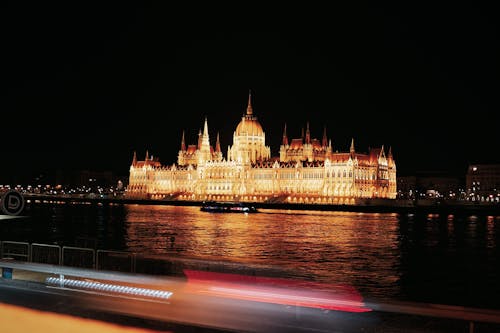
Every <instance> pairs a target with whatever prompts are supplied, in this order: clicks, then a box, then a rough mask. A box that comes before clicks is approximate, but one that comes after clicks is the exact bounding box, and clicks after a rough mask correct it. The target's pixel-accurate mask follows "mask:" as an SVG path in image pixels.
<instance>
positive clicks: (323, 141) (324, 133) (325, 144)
mask: <svg viewBox="0 0 500 333" xmlns="http://www.w3.org/2000/svg"><path fill="white" fill-rule="evenodd" d="M321 145H322V146H323V147H326V146H327V145H328V138H327V137H326V126H325V127H323V139H322V140H321Z"/></svg>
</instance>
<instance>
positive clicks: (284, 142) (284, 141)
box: [282, 123, 288, 146]
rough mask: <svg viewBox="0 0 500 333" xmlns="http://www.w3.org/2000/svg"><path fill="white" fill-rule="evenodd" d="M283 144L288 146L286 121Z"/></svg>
mask: <svg viewBox="0 0 500 333" xmlns="http://www.w3.org/2000/svg"><path fill="white" fill-rule="evenodd" d="M282 143H283V145H284V146H288V137H287V136H286V123H285V129H284V130H283V142H282Z"/></svg>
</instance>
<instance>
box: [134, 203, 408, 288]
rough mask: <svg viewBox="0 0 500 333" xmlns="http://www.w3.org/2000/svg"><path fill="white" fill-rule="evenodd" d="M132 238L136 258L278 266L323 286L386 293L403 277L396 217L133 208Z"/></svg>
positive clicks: (388, 215)
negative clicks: (359, 286) (359, 284)
mask: <svg viewBox="0 0 500 333" xmlns="http://www.w3.org/2000/svg"><path fill="white" fill-rule="evenodd" d="M126 237H127V240H126V245H127V247H128V248H129V250H130V251H132V252H140V253H145V252H146V253H151V254H166V253H170V254H171V253H172V252H175V253H177V254H181V255H183V256H188V257H197V258H200V257H201V258H208V259H217V260H228V261H236V262H243V263H255V264H265V265H277V264H278V265H280V266H281V267H284V268H286V269H291V270H293V271H294V272H295V273H296V274H297V276H308V277H314V278H315V279H317V280H320V281H324V282H332V283H349V284H355V282H356V281H353V280H356V277H359V276H360V275H363V279H364V280H365V282H364V283H368V284H371V285H377V286H382V289H383V288H384V287H383V286H390V287H391V288H392V285H393V283H394V281H396V280H397V279H398V275H397V272H396V271H395V270H394V267H397V266H398V263H399V257H398V253H399V248H398V246H399V242H398V219H397V215H396V214H378V213H351V212H323V211H287V210H271V209H269V210H268V209H261V212H260V213H258V214H240V213H234V214H233V213H225V214H217V213H206V212H201V211H200V210H199V207H189V206H187V207H185V206H133V205H132V206H128V207H127V215H126ZM172 237H173V238H172ZM172 239H173V241H172Z"/></svg>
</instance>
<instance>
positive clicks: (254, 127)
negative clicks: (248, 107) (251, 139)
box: [236, 113, 264, 136]
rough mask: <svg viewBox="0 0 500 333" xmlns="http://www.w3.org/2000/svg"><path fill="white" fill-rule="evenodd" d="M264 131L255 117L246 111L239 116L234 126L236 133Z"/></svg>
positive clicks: (249, 133)
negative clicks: (243, 114) (236, 124)
mask: <svg viewBox="0 0 500 333" xmlns="http://www.w3.org/2000/svg"><path fill="white" fill-rule="evenodd" d="M263 134H264V131H263V130H262V126H261V125H260V123H259V121H258V120H257V118H256V117H254V116H252V115H249V114H248V113H247V114H246V115H245V116H243V117H242V118H241V121H240V123H239V124H238V126H237V127H236V135H257V136H259V135H263Z"/></svg>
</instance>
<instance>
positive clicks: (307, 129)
mask: <svg viewBox="0 0 500 333" xmlns="http://www.w3.org/2000/svg"><path fill="white" fill-rule="evenodd" d="M306 143H308V144H309V143H311V131H309V122H307V124H306Z"/></svg>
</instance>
